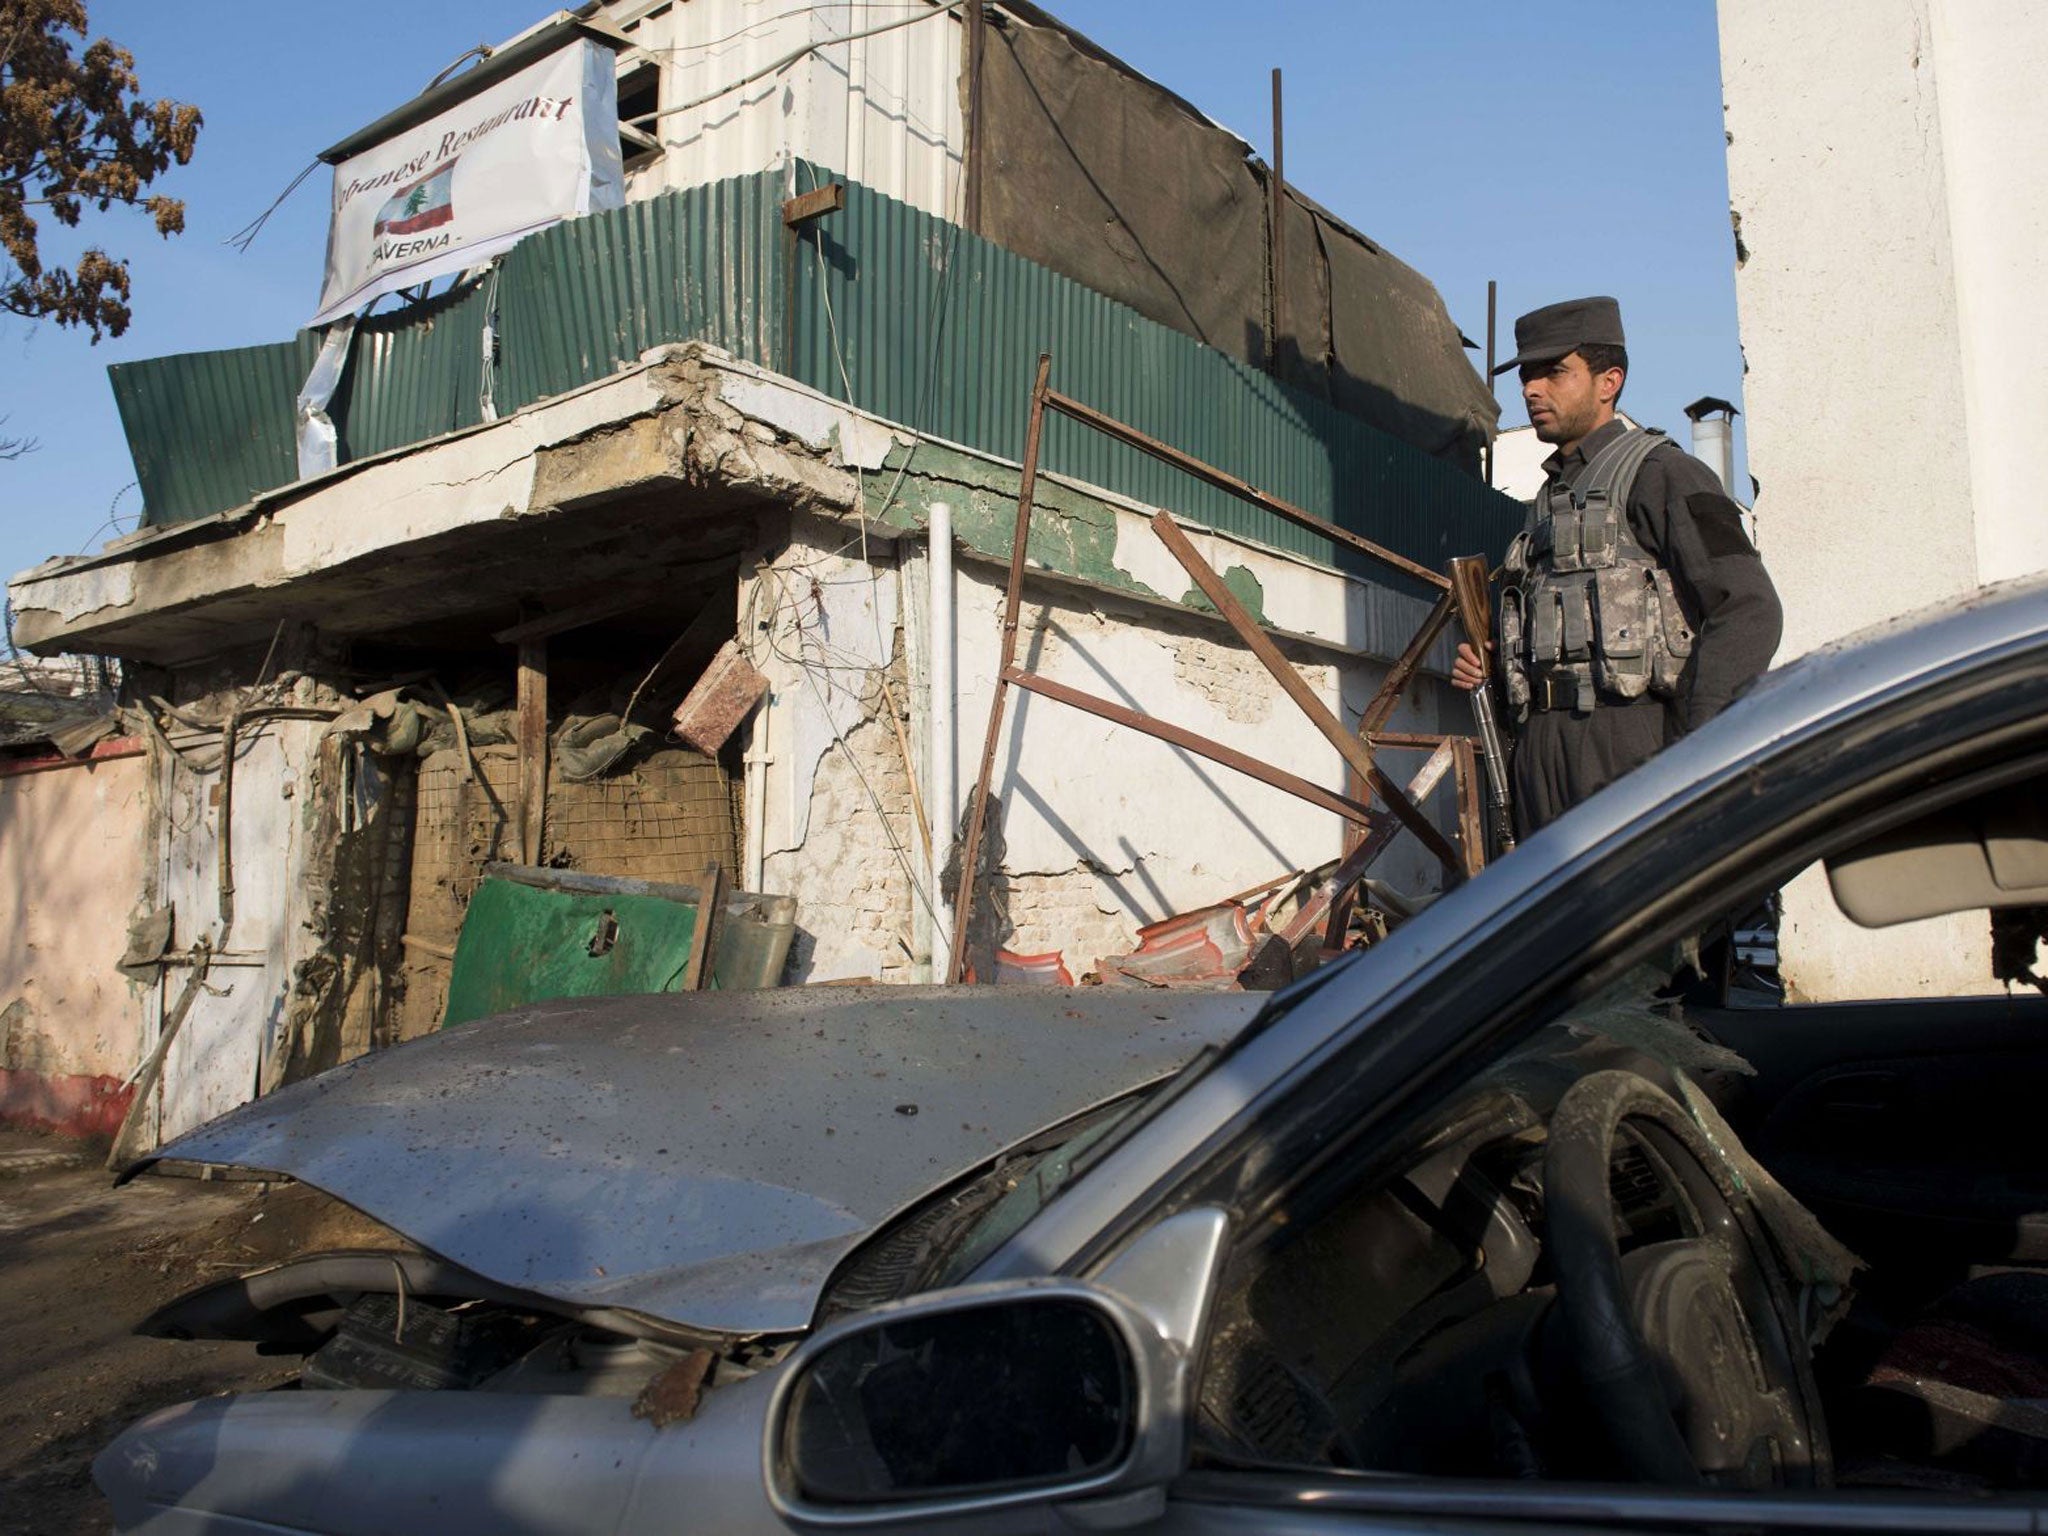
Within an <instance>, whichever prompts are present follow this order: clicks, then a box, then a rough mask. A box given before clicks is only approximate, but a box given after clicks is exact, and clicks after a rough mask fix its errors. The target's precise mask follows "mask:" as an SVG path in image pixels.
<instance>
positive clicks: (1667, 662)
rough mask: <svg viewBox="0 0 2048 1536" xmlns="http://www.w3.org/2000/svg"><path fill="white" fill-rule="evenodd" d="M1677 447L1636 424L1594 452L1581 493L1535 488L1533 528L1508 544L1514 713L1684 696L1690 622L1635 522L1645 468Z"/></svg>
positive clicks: (1508, 665) (1506, 660)
mask: <svg viewBox="0 0 2048 1536" xmlns="http://www.w3.org/2000/svg"><path fill="white" fill-rule="evenodd" d="M1668 441H1669V439H1668V438H1666V437H1665V435H1664V434H1663V433H1662V432H1657V431H1651V430H1645V429H1642V428H1631V429H1630V430H1628V431H1627V432H1624V433H1623V434H1622V435H1621V436H1620V437H1618V438H1616V439H1615V440H1614V441H1613V442H1611V443H1609V444H1608V445H1607V446H1606V447H1605V448H1602V449H1601V450H1600V452H1599V453H1598V454H1597V455H1595V456H1594V459H1593V462H1592V463H1590V464H1588V465H1587V466H1586V469H1585V472H1584V473H1583V474H1581V475H1580V476H1579V481H1578V484H1577V485H1576V486H1567V485H1565V484H1563V483H1562V482H1561V481H1559V480H1555V479H1553V480H1549V481H1546V482H1545V484H1544V487H1543V489H1542V490H1541V491H1539V492H1537V494H1536V500H1535V502H1534V503H1533V504H1532V505H1531V507H1530V509H1529V526H1528V527H1527V528H1525V529H1524V530H1523V531H1522V532H1520V533H1518V534H1517V535H1515V540H1514V542H1513V543H1512V544H1510V545H1509V546H1508V555H1507V561H1506V563H1505V567H1504V569H1505V571H1506V574H1507V584H1506V590H1505V591H1503V593H1502V594H1501V616H1500V638H1501V659H1502V669H1501V670H1502V675H1503V678H1504V681H1505V682H1506V685H1507V692H1508V700H1509V702H1510V703H1512V704H1513V705H1514V706H1515V708H1516V710H1517V712H1526V711H1527V710H1529V709H1530V708H1536V709H1573V710H1577V711H1580V712H1584V711H1586V710H1590V709H1592V708H1593V707H1594V705H1595V704H1596V703H1598V702H1599V700H1600V697H1601V695H1602V694H1605V695H1606V696H1607V697H1608V698H1609V699H1610V700H1613V699H1638V698H1641V697H1642V696H1643V695H1644V694H1645V693H1649V694H1653V695H1655V696H1657V697H1659V698H1667V699H1668V698H1671V697H1673V696H1675V695H1676V694H1677V692H1678V680H1679V674H1680V673H1681V672H1683V671H1684V669H1685V662H1686V658H1687V657H1689V656H1690V655H1692V626H1691V624H1690V623H1689V622H1687V619H1686V616H1685V610H1684V608H1683V607H1681V606H1680V604H1679V601H1678V593H1677V591H1676V589H1675V588H1674V587H1673V586H1672V584H1671V573H1670V572H1669V571H1667V570H1665V569H1664V568H1663V567H1662V566H1660V565H1658V564H1657V562H1656V561H1655V560H1653V559H1651V558H1650V555H1649V552H1648V551H1647V550H1645V549H1644V548H1643V546H1642V545H1641V544H1640V543H1638V542H1637V540H1636V536H1635V531H1634V530H1633V529H1631V528H1630V527H1629V521H1628V496H1629V491H1630V489H1631V488H1632V487H1633V486H1634V485H1635V481H1636V471H1637V470H1639V469H1641V468H1642V465H1643V460H1644V459H1646V458H1648V457H1649V456H1650V454H1651V452H1652V450H1654V449H1656V448H1657V447H1659V446H1660V445H1661V444H1663V443H1665V442H1668Z"/></svg>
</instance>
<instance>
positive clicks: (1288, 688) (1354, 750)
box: [1152, 512, 1458, 870]
mask: <svg viewBox="0 0 2048 1536" xmlns="http://www.w3.org/2000/svg"><path fill="white" fill-rule="evenodd" d="M1152 531H1153V532H1154V533H1156V534H1158V535H1159V539H1160V542H1161V543H1163V544H1164V545H1165V546H1166V548H1167V552H1168V553H1169V554H1171V555H1172V556H1173V558H1174V559H1176V560H1178V561H1179V562H1180V563H1181V567H1182V569H1184V570H1185V571H1186V572H1187V573H1188V575H1189V577H1190V578H1192V580H1193V581H1194V583H1195V585H1196V586H1198V587H1200V588H1201V589H1202V595H1203V596H1204V597H1206V598H1208V599H1209V601H1210V602H1211V603H1213V604H1215V606H1216V611H1217V612H1218V613H1220V614H1222V615H1223V618H1224V621H1225V622H1226V623H1228V624H1229V625H1230V627H1231V628H1232V629H1233V630H1235V631H1236V632H1237V637H1238V638H1239V639H1240V640H1242V641H1243V642H1244V643H1245V645H1246V646H1247V647H1249V648H1250V650H1251V653H1252V655H1253V656H1255V657H1257V658H1258V661H1259V664H1260V665H1261V666H1263V667H1264V668H1265V669H1266V671H1267V672H1268V673H1270V674H1271V675H1272V678H1273V681H1274V682H1276V683H1278V684H1279V685H1280V689H1281V691H1282V692H1283V693H1285V694H1286V695H1287V696H1288V698H1290V699H1292V700H1293V701H1294V703H1295V707H1296V708H1298V709H1299V710H1300V711H1301V712H1302V714H1303V715H1305V716H1307V718H1308V722H1309V724H1311V725H1313V726H1314V727H1315V728H1316V729H1317V731H1319V732H1321V734H1322V736H1323V739H1324V740H1325V741H1327V742H1329V743H1330V745H1331V746H1333V747H1335V748H1336V749H1337V751H1338V754H1339V755H1340V756H1342V757H1343V759H1344V761H1345V763H1346V764H1347V765H1348V766H1349V767H1350V769H1351V771H1352V772H1353V773H1355V774H1357V775H1358V776H1359V778H1361V779H1362V780H1364V781H1365V783H1366V785H1367V787H1368V788H1370V789H1371V790H1372V792H1373V793H1374V794H1376V795H1378V796H1379V797H1380V799H1381V801H1382V802H1384V803H1385V805H1386V807H1387V809H1389V810H1390V811H1392V812H1393V813H1394V814H1395V815H1396V816H1398V817H1400V818H1401V824H1402V825H1403V826H1405V827H1407V829H1408V830H1409V831H1410V832H1413V833H1414V834H1415V836H1416V837H1417V838H1418V839H1419V840H1420V841H1421V843H1422V845H1423V846H1424V847H1425V848H1427V849H1428V850H1429V851H1430V852H1431V853H1433V854H1435V855H1436V856H1437V858H1438V859H1439V860H1440V861H1441V862H1442V863H1443V865H1444V867H1445V868H1447V869H1453V870H1455V869H1456V868H1457V867H1458V851H1457V849H1455V848H1453V847H1452V846H1451V845H1450V843H1449V842H1448V841H1447V840H1446V839H1445V837H1444V835H1443V833H1441V832H1439V831H1437V829H1436V825H1435V823H1433V822H1432V821H1431V820H1430V819H1429V818H1428V817H1427V816H1425V815H1423V814H1422V811H1421V810H1420V808H1419V807H1417V806H1416V804H1415V802H1414V801H1412V800H1410V799H1409V798H1408V797H1407V796H1406V795H1405V794H1403V793H1402V792H1401V790H1400V789H1399V788H1398V787H1397V786H1396V785H1395V784H1394V782H1393V780H1391V779H1389V778H1388V777H1387V776H1386V775H1385V774H1384V773H1382V772H1380V770H1379V768H1378V766H1377V765H1376V764H1375V763H1374V762H1373V760H1372V750H1371V748H1369V747H1367V746H1366V744H1365V743H1364V742H1363V741H1361V740H1359V739H1358V737H1356V736H1354V735H1353V734H1352V733H1351V732H1350V731H1348V730H1346V729H1345V728H1344V722H1343V721H1341V720H1339V719H1338V718H1337V717H1336V716H1335V715H1334V714H1332V713H1331V712H1330V708H1329V706H1328V705H1326V704H1325V703H1323V701H1322V700H1321V699H1319V698H1317V697H1316V694H1315V690H1314V689H1312V688H1310V687H1309V685H1308V684H1307V683H1305V682H1303V681H1302V680H1301V674H1300V673H1299V672H1297V671H1295V670H1294V666H1293V664H1292V663H1291V662H1289V661H1288V660H1287V658H1286V657H1285V656H1283V655H1281V654H1280V647H1279V646H1278V645H1276V644H1275V643H1274V641H1273V637H1272V636H1271V635H1269V634H1267V633H1266V630H1265V627H1264V626H1263V625H1261V624H1260V623H1259V621H1258V620H1257V619H1255V618H1253V617H1252V616H1251V613H1250V612H1249V610H1247V609H1246V608H1245V606H1244V604H1242V603H1240V602H1239V601H1238V600H1237V594H1236V593H1234V592H1232V591H1231V590H1230V588H1228V587H1226V586H1225V585H1224V584H1223V578H1222V577H1221V576H1218V575H1217V574H1216V571H1215V569H1214V568H1213V567H1212V566H1211V565H1210V564H1209V562H1208V561H1206V560H1204V559H1203V558H1202V557H1201V555H1200V554H1199V553H1197V552H1196V550H1195V546H1194V545H1193V544H1192V543H1190V542H1189V541H1188V536H1187V535H1186V534H1184V533H1182V532H1181V530H1180V525H1179V524H1178V523H1176V522H1174V520H1173V518H1172V517H1171V516H1169V515H1168V514H1167V513H1165V512H1161V513H1158V514H1157V515H1156V516H1154V517H1153V519H1152Z"/></svg>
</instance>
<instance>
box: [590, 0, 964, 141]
mask: <svg viewBox="0 0 2048 1536" xmlns="http://www.w3.org/2000/svg"><path fill="white" fill-rule="evenodd" d="M966 3H967V0H942V3H941V4H939V5H935V6H933V7H932V8H931V9H930V10H928V11H925V12H924V13H922V14H921V15H916V16H899V17H897V18H896V19H895V20H894V21H885V22H881V23H879V24H877V25H875V26H872V27H866V28H863V29H862V30H861V31H858V32H848V33H846V34H844V35H843V36H840V37H821V38H818V39H816V40H815V41H812V42H808V43H805V44H804V45H803V46H802V47H801V48H797V49H794V50H792V51H791V52H789V53H786V54H784V55H783V56H782V57H781V58H779V59H776V60H775V61H774V62H773V63H769V64H763V65H762V66H761V67H760V68H759V69H756V70H753V71H751V72H750V73H748V74H745V75H742V76H741V77H740V78H739V79H737V80H735V81H733V82H732V84H730V85H723V86H720V87H719V88H718V89H717V90H715V91H711V92H709V93H707V94H705V95H703V96H698V97H694V98H693V99H691V100H689V101H686V102H683V103H682V104H680V105H679V106H673V107H663V108H662V109H661V110H660V111H659V112H647V113H643V114H642V115H641V116H639V117H635V118H629V119H628V120H627V121H626V122H624V123H622V124H621V125H620V126H621V127H625V128H646V127H648V126H650V125H652V124H654V123H657V122H659V121H661V119H663V118H664V117H674V116H676V115H677V114H678V113H682V112H694V111H696V110H697V108H699V107H708V106H710V105H711V103H712V102H714V101H716V100H718V98H719V97H721V96H730V95H731V94H732V93H733V92H734V91H743V90H745V89H746V88H747V87H748V86H750V85H752V84H753V83H754V82H755V81H757V80H762V79H765V78H767V77H768V76H769V75H779V74H781V73H782V71H784V70H785V69H787V68H789V66H790V65H792V64H794V63H796V62H797V61H798V60H800V59H804V58H807V57H809V56H810V55H811V54H814V53H816V52H817V51H818V50H819V49H821V48H836V47H838V46H839V45H840V44H841V43H857V42H859V41H860V40H861V39H862V38H864V37H878V36H880V35H881V34H882V33H884V32H894V31H895V30H896V29H897V28H898V27H911V26H915V25H917V23H919V22H921V21H929V20H931V19H932V18H933V17H934V16H947V15H951V14H952V13H953V12H954V11H957V10H958V9H959V8H960V7H961V6H963V5H965V4H966Z"/></svg>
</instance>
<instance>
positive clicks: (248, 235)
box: [221, 160, 320, 254]
mask: <svg viewBox="0 0 2048 1536" xmlns="http://www.w3.org/2000/svg"><path fill="white" fill-rule="evenodd" d="M319 169H320V162H319V161H318V160H315V161H314V162H313V163H312V164H310V165H308V166H307V167H306V168H305V169H304V170H303V171H301V172H299V174H298V175H296V176H294V177H293V178H292V180H291V185H290V186H288V187H286V188H285V189H284V190H283V191H282V192H280V193H278V194H277V196H276V197H275V198H273V199H271V203H270V206H269V207H268V208H266V209H264V210H263V211H262V212H261V213H259V214H257V215H256V217H255V218H253V219H251V220H250V221H249V222H248V223H247V224H244V225H243V226H242V227H241V228H240V229H238V230H236V231H235V232H234V233H233V234H232V235H229V236H228V237H227V238H226V239H225V240H223V241H221V244H222V245H232V246H233V247H234V248H235V249H236V250H238V251H241V252H243V253H245V254H246V253H247V252H248V249H249V247H250V246H252V245H254V244H255V243H256V237H257V236H258V235H260V234H262V233H263V226H264V225H266V224H268V223H269V222H270V216H271V215H272V214H273V213H275V212H277V210H278V209H280V208H282V207H283V206H284V201H285V199H286V198H288V197H290V196H291V195H292V194H293V193H294V192H296V191H298V190H299V185H300V183H301V182H303V181H304V180H305V179H306V178H307V177H308V176H310V175H312V174H313V173H314V172H315V171H317V170H319Z"/></svg>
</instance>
